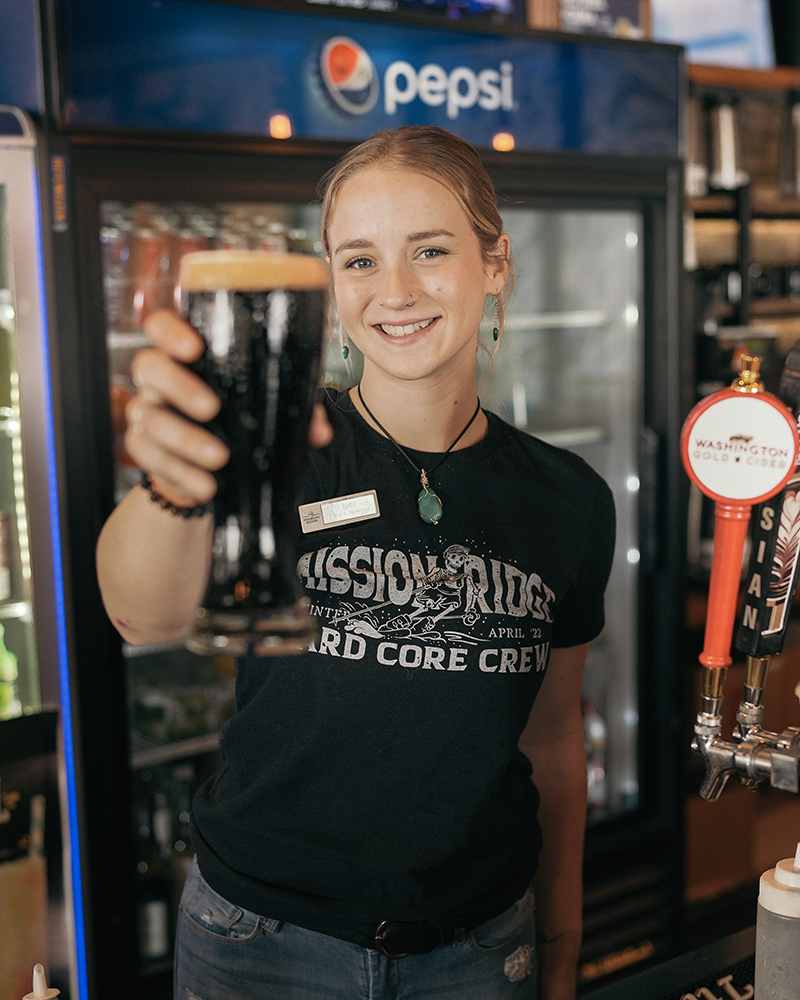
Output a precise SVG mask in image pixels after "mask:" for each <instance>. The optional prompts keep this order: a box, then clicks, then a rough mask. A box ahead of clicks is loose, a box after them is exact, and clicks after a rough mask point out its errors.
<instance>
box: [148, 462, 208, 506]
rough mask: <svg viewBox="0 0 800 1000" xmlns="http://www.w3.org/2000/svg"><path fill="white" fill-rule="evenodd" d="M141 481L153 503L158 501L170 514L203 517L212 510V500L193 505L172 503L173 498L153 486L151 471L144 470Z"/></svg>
mask: <svg viewBox="0 0 800 1000" xmlns="http://www.w3.org/2000/svg"><path fill="white" fill-rule="evenodd" d="M139 483H140V485H141V487H142V489H145V490H147V492H148V493H149V494H150V499H151V500H152V501H153V503H157V504H158V506H159V507H160V508H161V509H162V510H168V511H169V512H170V514H174V515H178V514H179V515H180V516H181V517H202V516H203V514H207V513H208V512H209V511H210V510H211V503H210V502H209V503H199V504H196V505H195V506H193V507H178V506H177V505H176V504H174V503H172V501H171V500H167V498H166V497H164V496H162V495H161V494H160V493H159V492H158V490H157V489H156V488H155V487H154V486H153V483H152V481H151V479H150V473H149V472H144V471H142V477H141V479H140V480H139Z"/></svg>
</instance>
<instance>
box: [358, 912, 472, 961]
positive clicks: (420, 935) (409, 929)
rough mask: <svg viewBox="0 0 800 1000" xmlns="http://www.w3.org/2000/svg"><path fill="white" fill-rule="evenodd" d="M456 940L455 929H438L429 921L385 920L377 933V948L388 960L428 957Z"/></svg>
mask: <svg viewBox="0 0 800 1000" xmlns="http://www.w3.org/2000/svg"><path fill="white" fill-rule="evenodd" d="M455 939H456V930H455V928H453V927H436V926H435V925H434V924H432V923H429V922H428V921H427V920H384V921H383V923H382V924H381V925H380V927H378V929H377V930H376V931H375V947H376V948H377V949H378V951H379V952H380V953H381V954H382V955H385V956H386V957H387V958H407V957H408V956H409V955H427V954H428V952H429V951H433V949H434V948H438V947H439V945H442V944H451V943H452V942H453V941H455Z"/></svg>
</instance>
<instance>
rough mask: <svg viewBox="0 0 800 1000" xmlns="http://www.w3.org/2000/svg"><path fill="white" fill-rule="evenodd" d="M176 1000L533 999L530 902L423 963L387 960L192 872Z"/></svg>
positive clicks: (419, 958)
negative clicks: (263, 909) (288, 920)
mask: <svg viewBox="0 0 800 1000" xmlns="http://www.w3.org/2000/svg"><path fill="white" fill-rule="evenodd" d="M174 995H175V1000H536V954H535V937H534V913H533V894H532V893H531V892H528V893H527V894H526V895H525V896H524V897H523V898H522V899H521V900H520V901H519V902H518V903H516V904H515V905H514V906H512V907H510V908H509V909H508V910H506V911H505V912H504V913H501V914H500V915H499V916H497V917H494V918H493V919H491V920H489V921H487V922H486V923H485V924H482V925H481V926H480V927H477V928H476V929H475V930H472V931H464V932H462V933H459V934H458V935H457V939H456V941H455V942H454V943H453V944H448V945H442V946H441V947H439V948H436V949H435V950H434V951H432V952H429V953H428V954H427V955H409V956H408V957H407V958H400V959H390V958H386V957H385V956H384V955H382V954H381V953H380V952H378V951H373V950H372V949H367V948H361V947H359V946H358V945H356V944H350V942H348V941H340V940H339V939H338V938H334V937H329V936H328V935H326V934H318V933H316V932H314V931H307V930H303V929H302V928H300V927H295V926H293V925H291V924H285V923H281V922H280V921H279V920H271V919H269V918H268V917H262V916H259V915H258V914H256V913H250V912H249V911H248V910H242V909H241V908H240V907H237V906H234V905H233V904H232V903H229V902H228V901H227V900H226V899H223V897H222V896H220V895H219V893H217V892H215V891H214V890H213V889H212V888H211V886H209V885H208V884H207V882H206V881H205V880H204V879H203V877H202V875H201V874H200V870H199V868H198V867H197V862H196V861H195V863H194V864H193V866H192V868H191V871H190V872H189V877H188V878H187V880H186V886H185V888H184V891H183V898H182V900H181V913H180V916H179V918H178V930H177V939H176V958H175V994H174Z"/></svg>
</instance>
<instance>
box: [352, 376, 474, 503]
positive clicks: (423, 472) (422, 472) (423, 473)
mask: <svg viewBox="0 0 800 1000" xmlns="http://www.w3.org/2000/svg"><path fill="white" fill-rule="evenodd" d="M356 392H357V393H358V398H359V399H360V400H361V405H362V406H363V407H364V409H365V410H366V411H367V414H368V415H369V416H370V417H371V419H372V420H373V422H374V423H375V425H376V426H377V427H378V428H380V430H382V431H383V433H384V434H385V435H386V437H387V438H389V440H390V441H391V442H392V444H393V445H394V446H395V448H397V450H398V451H399V452H400V454H401V455H402V456H403V458H405V460H406V461H407V462H408V464H409V465H410V466H411V468H412V469H416V471H417V472H419V473H420V475H421V476H423V477H425V480H426V481H424V482H423V486H427V485H428V484H427V475H426V470H425V469H421V468H420V467H419V466H418V465H417V464H416V462H414V461H413V460H412V459H411V457H410V456H409V455H408V454H407V452H406V450H405V448H403V446H402V445H400V444H398V443H397V441H395V439H394V438H393V437H392V435H391V434H390V433H389V432H388V431H387V430H386V428H385V427H384V426H383V424H382V423H381V422H380V421H379V420H378V418H377V417H376V416H375V414H374V413H373V412H372V410H370V408H369V407H368V406H367V404H366V403H365V402H364V397H363V396H362V395H361V383H360V382H359V383H358V384H357V385H356ZM480 411H481V401H480V399H478V405H477V406H476V407H475V412H474V413H473V414H472V416H471V417H470V418H469V421H468V423H467V424H466V426H465V427H464V429H463V430H462V431H461V433H460V434H459V435H458V437H457V438H456V439H455V441H454V442H453V443H452V444H451V445H450V447H449V448H448V449H447V451H445V452H443V453H442V454H441V455H440V456H439V457H438V458H437V459H436V461H435V462H434V463H433V465H432V466H431V467H430V469H428V470H427V472H428V473H431V472H433V470H434V469H435V468H436V466H437V465H438V464H439V463H440V462H441V461H443V460H444V459H445V458H447V456H448V455H449V454H450V452H451V451H452V450H453V448H455V446H456V445H457V444H458V442H459V441H460V440H461V438H462V437H464V435H465V434H466V433H467V431H468V430H469V429H470V427H472V425H473V423H474V422H475V418H476V417H477V416H478V414H479V413H480Z"/></svg>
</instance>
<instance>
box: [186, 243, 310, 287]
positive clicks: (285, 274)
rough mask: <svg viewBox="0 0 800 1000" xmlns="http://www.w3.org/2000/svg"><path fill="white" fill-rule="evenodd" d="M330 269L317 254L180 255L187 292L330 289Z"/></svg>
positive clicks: (207, 252)
mask: <svg viewBox="0 0 800 1000" xmlns="http://www.w3.org/2000/svg"><path fill="white" fill-rule="evenodd" d="M328 280H329V278H328V268H327V267H326V266H325V264H324V263H323V262H322V261H321V260H319V259H318V258H317V257H311V256H309V255H308V254H302V253H265V252H264V251H262V250H201V251H199V252H197V253H187V254H186V255H185V256H184V257H182V258H181V266H180V286H181V289H182V291H184V292H214V291H218V290H221V289H229V290H230V291H236V292H262V291H268V290H269V289H272V288H285V289H287V290H290V291H299V290H302V289H305V288H309V289H312V288H327V287H328Z"/></svg>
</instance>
